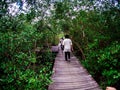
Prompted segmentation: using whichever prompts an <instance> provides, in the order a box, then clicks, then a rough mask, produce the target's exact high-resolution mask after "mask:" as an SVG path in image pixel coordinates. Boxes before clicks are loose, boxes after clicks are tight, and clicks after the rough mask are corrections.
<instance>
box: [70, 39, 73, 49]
mask: <svg viewBox="0 0 120 90" xmlns="http://www.w3.org/2000/svg"><path fill="white" fill-rule="evenodd" d="M70 44H71V51H73V44H72V41H70Z"/></svg>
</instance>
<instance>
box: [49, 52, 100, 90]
mask: <svg viewBox="0 0 120 90" xmlns="http://www.w3.org/2000/svg"><path fill="white" fill-rule="evenodd" d="M53 72H54V73H53V75H52V77H51V78H52V81H53V82H52V83H51V84H50V85H49V87H48V90H102V89H100V87H99V86H98V84H97V83H96V81H95V80H94V79H93V78H92V77H91V75H90V74H89V73H88V72H87V70H86V69H85V68H84V67H83V66H82V65H81V64H80V62H79V60H78V59H77V58H76V57H75V56H73V55H71V61H70V62H68V61H65V59H64V54H62V52H61V51H59V52H58V54H57V57H56V58H55V62H54V67H53Z"/></svg>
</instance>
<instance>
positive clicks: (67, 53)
mask: <svg viewBox="0 0 120 90" xmlns="http://www.w3.org/2000/svg"><path fill="white" fill-rule="evenodd" d="M68 59H70V52H65V60H66V61H67V60H68Z"/></svg>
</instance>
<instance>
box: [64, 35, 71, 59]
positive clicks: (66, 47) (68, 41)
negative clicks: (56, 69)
mask: <svg viewBox="0 0 120 90" xmlns="http://www.w3.org/2000/svg"><path fill="white" fill-rule="evenodd" d="M63 46H64V52H65V60H66V61H67V60H69V61H70V52H71V50H72V51H73V47H72V41H71V39H70V38H69V35H65V39H64V40H63Z"/></svg>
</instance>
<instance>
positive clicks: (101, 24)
mask: <svg viewBox="0 0 120 90" xmlns="http://www.w3.org/2000/svg"><path fill="white" fill-rule="evenodd" d="M18 1H20V2H17V3H18V4H19V9H20V10H19V11H17V12H16V13H15V15H13V14H12V13H10V12H9V10H8V7H9V5H10V3H14V2H16V0H12V1H11V2H7V1H6V0H2V3H1V6H2V8H1V10H0V26H1V27H0V46H1V47H0V56H1V57H0V62H1V63H0V71H1V73H0V89H3V90H9V89H10V90H16V89H18V90H21V89H24V90H39V89H40V90H45V89H47V86H48V85H49V84H50V82H51V81H50V75H51V74H52V72H51V70H52V66H53V62H54V59H53V58H54V55H53V54H52V53H51V51H50V47H51V45H55V44H57V43H58V38H59V37H57V36H59V35H58V34H60V33H64V34H69V35H70V36H71V39H72V41H73V46H74V53H75V54H76V55H77V56H78V57H80V61H81V62H82V64H83V65H84V66H85V67H86V68H87V70H88V71H89V72H90V74H91V75H92V76H93V77H94V78H95V80H96V81H97V82H98V83H99V84H100V85H101V86H102V88H105V87H106V86H108V85H114V84H115V83H116V82H117V80H118V79H120V70H119V68H120V62H119V60H120V55H119V52H120V17H119V16H120V9H119V7H116V6H114V5H113V4H111V3H109V2H107V0H106V1H103V2H102V6H99V5H96V3H97V0H83V1H81V2H78V0H74V1H72V3H71V2H69V1H66V0H65V1H63V2H54V3H50V0H44V1H41V2H37V1H35V0H25V1H26V3H27V9H26V10H23V9H24V8H23V6H24V5H23V2H22V0H18ZM92 1H93V2H92ZM118 6H119V4H118ZM22 11H23V13H20V12H22ZM46 11H47V12H49V13H47V12H46ZM18 12H19V13H18Z"/></svg>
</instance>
